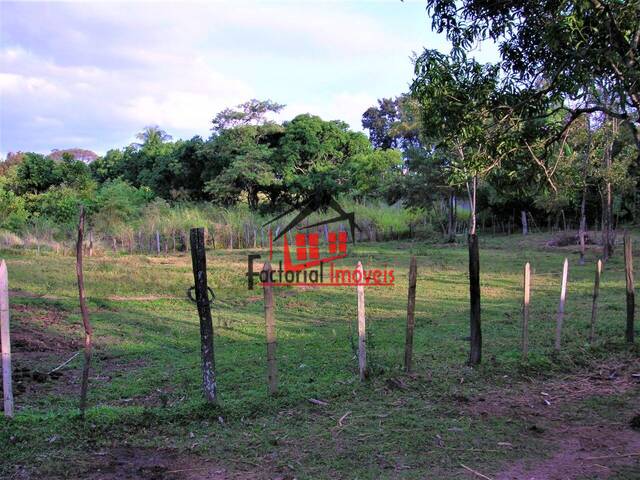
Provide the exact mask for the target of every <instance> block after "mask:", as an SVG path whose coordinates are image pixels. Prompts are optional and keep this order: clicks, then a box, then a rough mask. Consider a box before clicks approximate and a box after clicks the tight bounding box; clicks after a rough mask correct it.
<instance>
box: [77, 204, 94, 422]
mask: <svg viewBox="0 0 640 480" xmlns="http://www.w3.org/2000/svg"><path fill="white" fill-rule="evenodd" d="M84 220H85V217H84V206H82V205H80V218H79V220H78V240H77V242H76V276H77V278H78V298H79V301H80V313H81V315H82V325H83V326H84V364H83V366H82V383H81V386H80V416H81V417H82V418H84V412H85V410H86V408H87V392H88V390H89V370H90V368H91V354H92V348H93V344H92V337H93V328H92V327H91V322H90V321H89V309H88V308H87V301H86V299H85V295H84V272H83V269H82V268H83V267H82V253H83V241H84Z"/></svg>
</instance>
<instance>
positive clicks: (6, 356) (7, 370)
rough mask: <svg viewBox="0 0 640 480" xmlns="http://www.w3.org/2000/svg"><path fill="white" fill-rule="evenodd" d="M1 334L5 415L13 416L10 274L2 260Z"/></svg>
mask: <svg viewBox="0 0 640 480" xmlns="http://www.w3.org/2000/svg"><path fill="white" fill-rule="evenodd" d="M0 336H1V340H2V391H3V393H4V415H5V417H13V388H12V385H11V339H10V338H9V275H8V273H7V264H6V263H5V262H4V260H2V262H0Z"/></svg>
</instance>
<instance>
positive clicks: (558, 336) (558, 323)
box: [555, 258, 569, 353]
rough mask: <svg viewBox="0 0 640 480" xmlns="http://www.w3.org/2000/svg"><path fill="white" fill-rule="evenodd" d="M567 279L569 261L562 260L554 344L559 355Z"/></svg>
mask: <svg viewBox="0 0 640 480" xmlns="http://www.w3.org/2000/svg"><path fill="white" fill-rule="evenodd" d="M568 279H569V259H568V258H565V259H564V264H563V265H562V285H561V286H560V303H559V304H558V318H557V320H556V344H555V351H556V353H560V347H561V342H562V323H563V322H564V305H565V302H566V300H567V281H568Z"/></svg>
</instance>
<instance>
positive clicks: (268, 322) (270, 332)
mask: <svg viewBox="0 0 640 480" xmlns="http://www.w3.org/2000/svg"><path fill="white" fill-rule="evenodd" d="M262 272H263V274H262V278H266V279H267V281H266V282H263V284H262V288H263V290H264V323H265V329H266V334H267V382H268V384H269V394H271V395H274V394H275V393H277V392H278V363H277V360H276V318H275V315H274V306H273V286H272V285H271V264H270V263H269V262H265V264H264V267H263V268H262Z"/></svg>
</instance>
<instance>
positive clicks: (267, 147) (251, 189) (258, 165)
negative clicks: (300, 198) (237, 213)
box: [205, 124, 282, 209]
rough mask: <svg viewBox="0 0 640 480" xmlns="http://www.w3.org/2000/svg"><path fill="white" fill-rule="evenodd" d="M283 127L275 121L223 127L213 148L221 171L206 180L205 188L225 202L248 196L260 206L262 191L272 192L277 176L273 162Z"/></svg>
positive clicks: (234, 201) (214, 197) (247, 197)
mask: <svg viewBox="0 0 640 480" xmlns="http://www.w3.org/2000/svg"><path fill="white" fill-rule="evenodd" d="M281 133H282V127H280V126H278V125H273V124H267V125H262V126H256V125H243V126H239V127H234V128H230V129H227V130H224V131H223V132H222V133H221V134H220V135H219V136H218V137H217V138H216V139H215V146H214V151H215V155H216V162H217V165H218V166H219V167H221V168H220V171H219V173H218V174H217V175H216V176H215V177H214V178H212V179H211V180H208V181H207V182H206V183H205V191H206V192H208V193H209V194H211V196H212V199H213V200H214V201H217V202H219V203H222V204H224V205H232V204H234V203H236V202H237V201H238V200H239V199H240V197H241V196H242V195H244V196H245V199H246V201H247V203H248V204H249V207H250V208H251V209H257V208H258V203H259V200H260V195H261V194H264V195H269V194H270V193H272V190H273V188H274V186H275V185H276V184H278V183H279V182H278V180H277V179H276V175H275V171H274V164H273V161H272V158H273V155H274V152H275V150H274V146H275V145H274V138H278V137H279V136H280V135H281Z"/></svg>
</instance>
